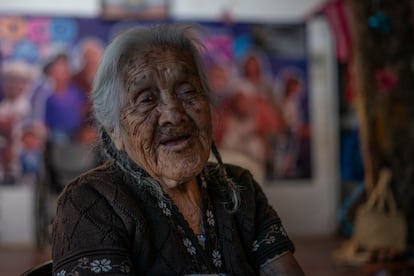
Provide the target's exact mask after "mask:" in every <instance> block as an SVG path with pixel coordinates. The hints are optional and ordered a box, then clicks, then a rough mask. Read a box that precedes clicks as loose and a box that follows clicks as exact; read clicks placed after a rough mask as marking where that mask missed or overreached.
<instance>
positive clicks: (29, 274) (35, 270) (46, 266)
mask: <svg viewBox="0 0 414 276" xmlns="http://www.w3.org/2000/svg"><path fill="white" fill-rule="evenodd" d="M52 270H53V262H52V260H48V261H46V262H44V263H42V264H39V265H37V266H34V267H32V268H30V269H29V270H27V271H25V272H23V273H22V274H20V276H50V275H52Z"/></svg>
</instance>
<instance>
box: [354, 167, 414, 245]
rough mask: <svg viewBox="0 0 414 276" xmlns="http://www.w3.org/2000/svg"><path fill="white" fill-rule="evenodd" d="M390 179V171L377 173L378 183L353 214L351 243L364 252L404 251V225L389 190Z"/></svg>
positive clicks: (404, 222)
mask: <svg viewBox="0 0 414 276" xmlns="http://www.w3.org/2000/svg"><path fill="white" fill-rule="evenodd" d="M390 179H391V172H390V170H388V169H383V170H381V171H380V176H379V181H378V183H377V185H376V186H375V187H374V189H373V191H372V192H371V194H370V195H369V197H368V200H367V202H366V203H365V204H363V205H361V206H360V207H359V208H358V210H357V211H356V217H355V224H354V233H353V239H354V240H355V242H356V243H357V244H358V245H359V246H361V247H362V248H364V249H366V250H370V251H375V250H382V249H390V250H395V251H397V252H403V251H404V250H405V247H406V238H407V228H406V227H407V226H406V221H405V217H404V215H403V214H402V213H401V212H400V211H398V209H397V205H396V202H395V199H394V196H393V194H392V191H391V189H390V187H389V182H390Z"/></svg>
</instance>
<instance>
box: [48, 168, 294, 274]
mask: <svg viewBox="0 0 414 276" xmlns="http://www.w3.org/2000/svg"><path fill="white" fill-rule="evenodd" d="M209 166H210V167H211V168H212V166H211V164H210V165H209ZM226 169H227V173H228V175H229V177H231V178H232V179H233V181H234V182H235V183H236V184H237V186H238V187H239V188H240V197H241V206H240V208H239V209H238V211H236V212H235V213H229V212H228V211H227V209H226V208H225V204H224V202H226V198H225V196H223V192H222V191H223V189H222V188H221V187H220V185H221V184H220V183H221V182H220V181H219V180H218V179H217V175H216V174H214V173H211V177H210V176H209V175H208V174H207V177H206V181H207V187H206V188H205V189H201V190H202V198H203V204H202V209H203V224H204V227H205V229H206V230H205V238H206V239H205V242H204V244H203V245H202V244H201V243H200V242H199V239H198V238H197V236H196V235H195V234H194V233H193V231H192V230H191V228H190V227H189V226H188V224H187V223H186V221H185V220H184V218H183V216H182V215H181V213H180V212H179V211H178V208H177V207H176V206H175V205H174V204H172V203H171V204H169V202H168V201H167V202H166V201H160V200H157V199H156V197H154V196H152V195H151V193H149V191H146V190H145V189H143V188H142V187H139V186H138V185H137V184H136V183H134V181H133V180H132V179H131V178H129V177H127V176H126V174H125V173H124V172H123V171H121V170H120V169H119V168H118V167H117V166H115V165H113V164H111V163H106V164H104V165H102V166H100V167H98V168H96V169H94V170H91V171H89V172H87V173H86V174H83V175H81V176H80V177H78V178H77V179H76V180H74V181H73V182H71V183H70V184H68V185H67V186H66V188H65V189H64V191H63V193H62V194H61V196H60V198H59V201H58V208H57V214H56V218H55V220H54V226H53V248H52V255H53V262H54V264H53V265H54V275H66V276H68V275H75V273H79V274H80V275H89V274H90V275H97V274H98V275H101V274H106V275H184V274H197V273H198V274H209V273H211V274H229V275H256V274H258V271H259V266H260V265H261V264H263V263H264V262H266V261H267V260H269V259H271V258H273V257H274V256H276V255H278V254H281V253H283V252H286V251H293V250H294V247H293V244H292V242H291V241H290V239H289V238H288V236H287V234H286V232H285V230H284V228H283V226H282V224H281V221H280V219H279V217H278V215H277V213H276V212H275V211H274V210H273V208H272V207H271V206H270V205H269V204H268V201H267V199H266V197H265V195H264V193H263V191H262V189H261V188H260V186H259V185H258V184H257V183H256V182H255V181H254V179H253V178H252V176H251V174H250V173H249V172H248V171H246V170H244V169H241V168H239V167H236V166H231V165H226ZM207 171H211V172H213V171H214V169H210V170H207Z"/></svg>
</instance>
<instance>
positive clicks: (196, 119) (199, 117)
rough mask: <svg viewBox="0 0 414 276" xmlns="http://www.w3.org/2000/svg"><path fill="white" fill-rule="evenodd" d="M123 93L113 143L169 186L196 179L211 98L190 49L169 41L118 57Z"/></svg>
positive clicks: (206, 143)
mask: <svg viewBox="0 0 414 276" xmlns="http://www.w3.org/2000/svg"><path fill="white" fill-rule="evenodd" d="M121 67H122V77H123V83H124V87H125V95H126V97H127V103H126V105H125V106H124V107H123V108H122V109H121V115H120V120H121V128H122V129H121V133H120V135H119V136H116V135H115V137H113V139H114V138H115V139H114V142H115V145H116V146H117V148H118V149H124V150H125V151H126V152H127V153H128V155H129V156H130V158H131V159H132V160H133V161H135V162H136V163H137V164H138V165H140V166H141V167H142V168H144V169H145V170H146V171H147V172H148V173H149V174H150V175H151V176H152V177H154V178H155V179H157V180H158V181H159V182H160V183H161V185H162V186H163V188H167V189H171V188H175V187H177V185H180V184H182V183H186V182H189V181H192V180H194V179H195V177H196V176H197V175H198V174H199V173H200V172H201V170H202V168H203V167H204V165H205V163H206V162H207V160H208V157H209V154H210V147H211V137H212V133H211V132H212V127H211V117H210V103H209V100H208V98H207V96H206V94H205V91H202V88H201V83H200V80H199V77H198V74H197V70H196V67H195V64H194V62H193V60H192V59H191V58H190V55H188V54H186V53H185V52H182V51H181V52H180V51H178V50H174V49H171V48H168V47H157V48H151V49H148V50H146V51H139V52H132V54H130V55H127V58H124V59H123V60H122V61H121Z"/></svg>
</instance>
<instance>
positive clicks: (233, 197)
mask: <svg viewBox="0 0 414 276" xmlns="http://www.w3.org/2000/svg"><path fill="white" fill-rule="evenodd" d="M211 151H212V153H213V155H214V157H215V158H216V160H217V163H218V164H217V168H216V169H217V171H218V176H219V179H220V180H221V181H222V183H223V184H224V185H223V186H224V187H223V188H224V192H225V193H226V194H227V195H228V199H229V201H230V202H228V203H227V206H226V207H227V209H228V211H230V212H235V211H237V209H238V208H239V206H240V192H239V188H238V187H237V185H236V183H234V181H233V179H231V178H230V177H229V176H228V174H227V171H226V168H225V166H224V163H223V160H222V158H221V155H220V153H219V151H218V149H217V146H216V144H215V143H214V142H213V143H212V144H211Z"/></svg>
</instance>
